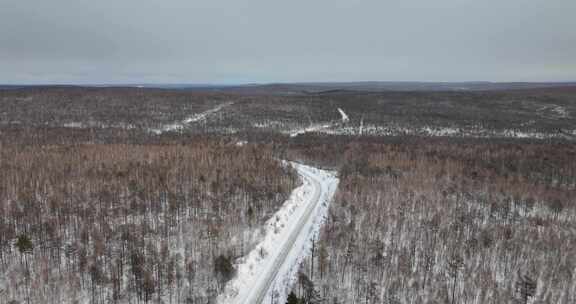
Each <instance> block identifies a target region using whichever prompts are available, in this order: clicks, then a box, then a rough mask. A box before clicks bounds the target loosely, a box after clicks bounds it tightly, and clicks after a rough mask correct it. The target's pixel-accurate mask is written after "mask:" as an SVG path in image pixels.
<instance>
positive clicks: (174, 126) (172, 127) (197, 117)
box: [149, 102, 233, 135]
mask: <svg viewBox="0 0 576 304" xmlns="http://www.w3.org/2000/svg"><path fill="white" fill-rule="evenodd" d="M232 104H233V102H225V103H223V104H220V105H218V106H217V107H215V108H212V109H210V110H207V111H204V112H201V113H197V114H194V115H192V116H189V117H186V118H185V119H184V120H182V121H179V122H175V123H171V124H168V125H165V126H163V127H161V128H159V129H150V130H149V131H150V132H152V133H155V134H157V135H159V134H162V133H164V132H170V131H179V130H182V129H184V127H185V126H186V125H188V124H191V123H194V122H200V121H204V120H206V118H207V117H208V116H209V115H212V114H215V113H217V112H219V111H220V110H222V109H223V108H225V107H227V106H230V105H232Z"/></svg>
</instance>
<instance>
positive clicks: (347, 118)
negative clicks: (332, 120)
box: [338, 108, 350, 123]
mask: <svg viewBox="0 0 576 304" xmlns="http://www.w3.org/2000/svg"><path fill="white" fill-rule="evenodd" d="M338 112H340V116H342V122H344V123H346V122H349V121H350V118H349V117H348V115H346V112H344V110H342V109H341V108H338Z"/></svg>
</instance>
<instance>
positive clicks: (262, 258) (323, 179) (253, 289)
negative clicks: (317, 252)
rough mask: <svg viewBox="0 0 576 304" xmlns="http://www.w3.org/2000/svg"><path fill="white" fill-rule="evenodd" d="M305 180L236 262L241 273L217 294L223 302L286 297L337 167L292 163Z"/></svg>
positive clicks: (314, 231) (322, 211)
mask: <svg viewBox="0 0 576 304" xmlns="http://www.w3.org/2000/svg"><path fill="white" fill-rule="evenodd" d="M292 165H293V166H294V167H295V169H296V170H297V171H298V174H299V175H300V176H301V178H302V182H303V184H302V185H301V186H300V187H298V188H296V189H295V190H294V191H293V192H292V194H291V196H290V198H289V199H288V200H287V201H286V202H285V203H284V205H283V206H282V207H281V208H280V210H279V211H278V212H277V213H276V214H275V215H274V216H273V217H272V218H271V219H270V220H268V222H266V225H265V231H266V233H265V237H264V239H263V240H262V241H261V243H260V244H258V245H257V246H256V248H255V249H254V250H252V251H251V252H250V253H249V254H248V255H247V256H245V257H243V258H242V259H240V260H239V261H238V262H239V263H238V265H237V270H238V272H237V276H236V278H235V279H233V280H232V281H231V282H229V284H228V285H227V287H226V289H225V291H224V293H223V294H222V295H220V296H219V298H218V303H221V304H231V303H238V304H240V303H241V304H245V303H246V304H248V303H250V304H256V303H257V302H258V300H259V299H261V298H264V299H266V300H265V301H266V302H269V299H270V298H271V297H274V299H275V301H276V302H277V303H284V302H285V300H286V297H287V295H288V293H289V291H290V289H291V287H292V285H293V284H294V283H295V280H296V273H297V271H298V267H299V265H300V263H301V262H302V260H303V259H304V257H305V256H306V255H307V254H308V252H309V250H310V247H311V240H312V238H313V237H316V236H317V234H318V232H319V230H320V226H321V225H322V223H323V221H324V219H325V217H326V215H327V211H328V205H329V203H330V200H331V199H332V196H333V195H334V192H335V191H336V187H337V186H338V179H337V178H336V177H335V174H334V172H329V171H324V170H320V169H316V168H313V167H309V166H305V165H301V164H296V163H292Z"/></svg>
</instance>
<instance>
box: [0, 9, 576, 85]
mask: <svg viewBox="0 0 576 304" xmlns="http://www.w3.org/2000/svg"><path fill="white" fill-rule="evenodd" d="M574 11H576V1H573V0H506V1H502V0H484V1H472V0H436V1H428V0H314V1H309V0H291V1H274V0H234V1H229V0H210V1H198V0H171V1H160V0H123V1H112V0H99V1H87V0H58V1H32V0H0V83H18V82H31V83H34V82H75V83H78V82H80V83H94V82H99V83H102V82H106V83H114V82H203V83H204V82H251V81H259V82H273V81H354V80H429V81H464V80H494V81H539V80H550V81H557V80H576V30H574V29H576V18H574V17H573V13H574Z"/></svg>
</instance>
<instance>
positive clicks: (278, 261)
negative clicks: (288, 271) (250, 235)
mask: <svg viewBox="0 0 576 304" xmlns="http://www.w3.org/2000/svg"><path fill="white" fill-rule="evenodd" d="M295 167H296V169H297V170H298V173H299V175H300V176H301V177H302V179H304V180H306V181H308V182H309V183H310V184H311V185H312V186H313V193H312V195H310V197H309V199H308V202H307V205H306V209H305V211H304V213H303V214H302V216H301V217H300V219H298V224H297V225H296V226H295V228H294V229H293V230H292V231H291V232H290V234H289V237H288V238H287V239H285V240H284V241H283V242H282V244H278V245H279V246H282V247H281V248H282V249H281V250H280V251H279V253H278V254H277V255H276V257H274V262H273V263H272V265H271V267H269V268H268V269H266V270H265V271H264V273H262V274H261V275H260V276H259V277H258V279H257V280H256V281H255V282H254V288H253V289H252V290H251V291H250V292H249V293H248V295H247V296H246V297H245V298H244V299H242V300H240V301H238V303H239V304H260V303H262V304H263V303H270V299H268V300H267V299H266V297H267V296H269V295H270V294H272V292H271V290H270V289H271V288H272V287H273V285H274V282H275V280H276V278H277V276H278V273H279V271H280V269H281V268H282V267H283V266H284V264H285V263H288V262H289V261H288V260H287V257H288V255H289V254H290V253H291V251H292V250H300V249H299V248H297V247H295V246H294V245H295V244H296V242H297V240H298V237H299V236H300V235H301V234H302V233H306V231H305V227H308V224H309V223H311V222H312V221H313V220H314V216H313V215H314V213H315V212H314V210H316V208H317V207H318V206H319V205H320V204H321V203H322V200H321V197H322V196H321V194H322V193H324V192H327V191H329V189H325V188H326V187H327V186H326V184H324V183H322V181H321V178H322V177H320V176H318V175H315V174H314V171H312V170H310V169H309V168H308V167H306V166H302V165H296V166H295ZM266 300H267V301H266Z"/></svg>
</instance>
